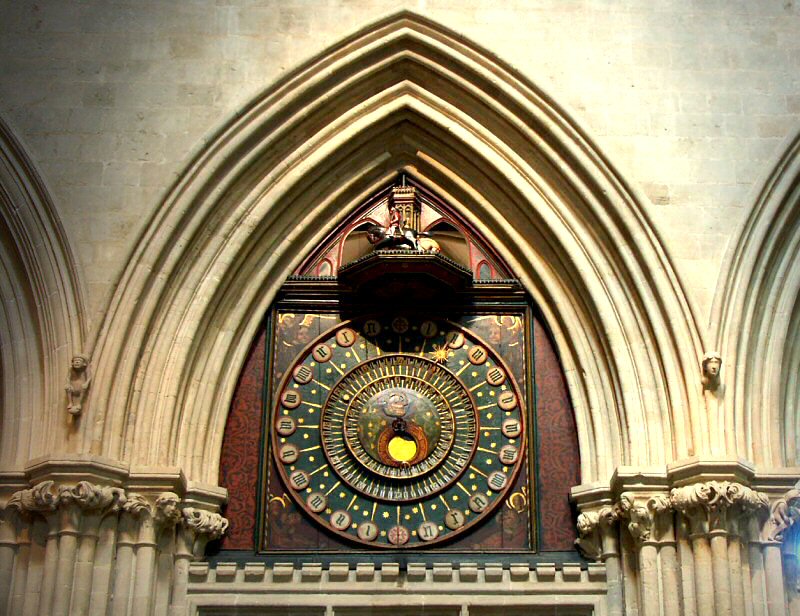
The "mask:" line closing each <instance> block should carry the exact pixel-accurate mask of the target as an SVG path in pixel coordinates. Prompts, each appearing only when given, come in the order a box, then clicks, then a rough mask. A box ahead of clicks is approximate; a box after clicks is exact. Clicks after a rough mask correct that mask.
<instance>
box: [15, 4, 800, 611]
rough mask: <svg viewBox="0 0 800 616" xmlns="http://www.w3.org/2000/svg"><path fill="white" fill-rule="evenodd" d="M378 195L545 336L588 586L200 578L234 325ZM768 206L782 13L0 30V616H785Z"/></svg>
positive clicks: (779, 324) (789, 352)
mask: <svg viewBox="0 0 800 616" xmlns="http://www.w3.org/2000/svg"><path fill="white" fill-rule="evenodd" d="M398 170H405V171H407V172H409V173H413V174H414V175H415V176H416V177H418V178H419V179H420V180H421V181H423V182H425V183H427V184H428V185H430V186H431V187H433V188H435V189H436V191H437V192H438V193H439V194H442V195H443V196H445V197H446V198H447V199H448V201H450V203H451V204H452V205H453V206H454V207H457V208H459V209H460V210H461V211H462V212H463V214H464V216H465V217H466V218H467V219H469V220H471V221H472V222H473V223H475V224H476V225H477V226H478V228H479V229H480V230H481V232H482V233H484V235H485V236H486V237H487V238H488V240H489V241H491V242H492V243H493V244H495V245H496V246H497V249H498V251H499V252H500V253H501V254H502V255H503V257H504V258H505V259H506V260H507V261H508V263H509V264H510V265H511V266H512V268H513V270H514V271H515V273H516V274H517V275H518V276H519V278H520V280H521V282H522V284H523V285H524V286H525V288H526V289H527V290H528V292H529V293H530V294H531V296H532V297H533V298H534V300H535V301H536V302H537V303H538V305H539V306H540V308H541V310H542V312H543V314H544V316H545V318H546V320H547V322H548V325H549V326H550V328H551V329H552V334H553V337H554V341H555V343H556V346H557V348H558V352H559V356H560V358H561V361H562V363H563V366H564V369H565V373H566V378H567V384H568V387H569V391H570V396H571V399H572V403H573V406H574V409H575V414H576V422H577V426H578V437H579V446H580V454H581V474H582V485H580V486H575V487H574V488H573V491H572V495H573V498H574V500H575V502H576V504H577V506H578V509H579V511H580V512H581V513H580V517H579V518H578V520H577V523H578V528H579V531H580V534H581V541H580V545H581V548H582V549H583V550H584V551H585V553H586V554H587V556H588V557H590V558H591V559H596V560H598V561H599V564H590V565H589V566H588V567H584V568H581V567H580V566H577V565H574V564H563V565H558V566H556V564H555V563H549V564H548V563H539V564H536V565H535V566H531V565H529V564H526V563H521V562H512V563H510V564H509V563H506V566H500V565H499V564H492V561H491V559H489V560H487V561H485V562H486V563H487V564H484V565H481V566H478V565H477V564H474V565H473V564H470V563H469V562H464V563H451V562H449V561H448V562H444V561H441V562H439V561H436V559H435V558H434V559H432V562H429V563H427V565H426V564H425V563H422V562H409V563H408V564H407V566H404V567H401V566H400V563H399V562H397V563H395V562H386V563H377V564H376V562H372V561H370V560H369V559H368V558H364V559H360V558H359V559H358V562H351V563H350V564H348V565H344V564H343V563H326V564H325V565H324V566H323V564H322V563H320V562H316V561H313V562H307V563H304V564H302V565H294V564H287V563H280V562H275V563H272V564H270V565H268V566H267V565H266V564H264V563H263V562H246V563H219V564H218V565H217V566H216V567H214V566H209V563H208V562H207V561H205V560H204V559H203V554H202V547H203V546H204V542H205V541H206V540H207V539H208V538H211V537H214V536H216V535H218V534H219V533H220V532H223V531H224V528H225V525H226V523H225V521H224V519H223V518H221V517H220V516H219V514H218V513H217V512H218V511H219V507H220V505H221V503H222V502H223V501H224V498H225V494H224V490H222V489H220V488H219V487H218V486H217V480H218V468H219V457H220V448H221V441H222V434H223V430H224V426H225V420H226V417H227V412H228V407H229V404H230V399H231V395H232V392H233V389H234V387H235V384H236V380H237V377H238V374H239V370H240V368H241V365H242V363H243V361H244V357H245V355H246V353H247V350H248V348H249V345H250V341H251V339H252V336H253V334H254V332H255V331H256V329H257V327H258V324H259V323H260V322H261V320H262V317H263V314H264V312H265V311H266V310H267V308H268V307H269V305H270V303H271V301H272V299H273V298H274V296H275V293H276V291H277V289H278V288H279V287H280V285H281V284H282V283H283V281H284V280H285V279H286V277H287V275H289V273H291V271H292V270H293V268H294V267H295V266H296V265H297V264H298V263H299V262H300V260H301V259H302V258H303V256H304V255H305V254H307V253H308V251H309V250H311V247H313V246H315V245H316V243H317V242H319V241H320V239H321V238H322V237H324V235H325V233H326V232H327V230H328V229H330V228H331V227H332V226H333V225H335V224H336V223H337V222H338V221H340V220H341V219H342V218H343V217H344V216H345V215H346V214H347V212H349V211H350V210H351V209H352V208H353V207H355V206H356V205H357V204H358V203H360V202H361V201H362V200H363V199H364V198H365V197H366V196H367V195H369V194H370V193H371V191H374V190H375V189H376V188H377V187H379V186H382V185H384V184H385V183H386V182H387V181H389V179H391V178H392V177H394V174H396V173H397V172H398ZM798 178H800V6H799V5H798V3H797V2H796V1H794V0H759V1H753V0H750V1H745V0H724V1H723V0H702V1H699V0H698V1H695V2H692V1H689V0H685V1H684V0H674V1H672V0H664V1H659V2H652V1H651V2H645V1H644V0H621V1H619V2H606V1H604V0H525V1H519V2H503V3H499V2H489V1H484V0H481V1H473V0H459V1H457V2H456V1H446V0H418V1H416V2H410V3H405V4H398V3H397V2H388V1H387V0H380V1H378V0H374V1H357V0H353V1H348V2H344V1H339V0H330V1H323V0H319V1H313V2H312V1H309V2H278V1H271V2H266V1H265V2H260V1H258V0H241V1H240V2H239V1H234V0H230V1H228V0H216V1H212V0H185V1H183V0H182V1H180V2H174V1H166V0H164V1H158V2H156V1H149V0H141V1H137V2H130V3H126V2H112V1H110V0H107V1H86V2H62V1H56V0H43V1H39V2H33V1H22V2H5V3H2V5H0V223H1V224H0V375H2V376H1V377H0V378H2V383H0V395H2V406H0V422H1V423H0V508H1V509H2V521H0V612H2V611H3V610H5V613H8V614H13V615H14V616H16V615H17V614H25V615H32V614H41V615H46V614H93V615H96V616H101V615H105V614H108V613H111V614H132V615H136V616H139V615H145V616H149V615H150V614H155V615H158V616H162V615H164V614H170V615H171V616H180V615H183V614H192V615H194V614H198V613H205V614H226V613H232V611H234V610H239V611H238V612H236V613H240V614H254V613H266V614H281V615H282V616H287V615H294V614H311V613H318V614H326V616H331V615H332V614H337V615H338V614H353V615H360V616H367V615H370V616H372V614H377V613H390V614H395V615H396V616H404V615H406V614H408V615H410V614H416V613H419V612H421V610H422V608H423V607H425V609H426V611H425V612H424V613H425V614H428V615H431V614H459V615H460V616H466V615H468V614H469V615H473V616H475V615H488V614H496V613H502V614H505V615H507V616H516V615H518V614H520V615H521V614H529V613H532V614H542V613H546V614H591V613H594V614H614V615H619V616H621V615H622V614H625V615H626V616H649V615H650V614H658V615H659V616H660V615H662V614H663V615H664V616H677V615H678V614H688V615H692V614H695V615H698V616H711V614H715V615H716V614H721V615H724V616H727V615H728V614H731V615H733V614H746V615H747V616H762V615H763V616H779V615H780V616H783V615H785V614H791V615H792V616H794V615H796V614H800V598H799V597H798V562H797V560H798V557H797V554H798V548H799V546H800V526H798V525H797V524H795V522H796V520H797V519H798V518H800V510H798V496H797V485H796V482H797V481H798V478H800V468H798V465H800V423H799V422H798V419H799V417H800V414H799V413H798V411H800V378H798V376H797V375H798V374H800V301H798V297H800V261H799V260H798V252H799V251H800V181H798ZM712 355H713V356H714V357H718V358H719V360H720V369H719V372H718V374H715V375H710V374H709V373H708V372H707V370H706V368H707V366H706V367H704V365H703V364H704V358H708V357H711V356H712ZM75 356H84V357H85V358H87V360H88V367H87V368H86V371H85V372H82V373H81V374H75V375H72V374H71V373H70V372H69V371H70V362H71V360H72V358H73V357H75ZM704 371H705V373H704ZM67 374H70V376H74V377H75V379H74V381H75V382H74V383H73V382H72V379H70V388H71V398H69V399H68V397H67V392H66V391H65V375H67ZM84 377H85V379H84ZM711 377H713V378H711ZM89 382H90V383H91V386H90V387H89V386H88V384H89ZM84 384H85V385H87V387H85V388H84V387H83V385H84ZM710 385H713V386H710ZM79 391H80V392H81V393H80V395H79V394H78V392H79ZM75 403H78V404H79V405H80V413H70V412H68V408H69V406H70V404H75ZM73 408H74V406H73ZM76 410H77V409H76Z"/></svg>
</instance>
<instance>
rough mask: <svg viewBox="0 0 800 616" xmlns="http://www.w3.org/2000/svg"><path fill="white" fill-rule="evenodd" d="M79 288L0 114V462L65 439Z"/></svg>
mask: <svg viewBox="0 0 800 616" xmlns="http://www.w3.org/2000/svg"><path fill="white" fill-rule="evenodd" d="M84 315H85V311H84V303H83V291H82V287H81V283H80V278H79V276H78V271H77V268H76V265H75V261H74V258H73V256H72V253H71V252H70V249H69V244H68V240H67V237H66V234H65V232H64V229H63V227H62V226H61V222H60V220H59V218H58V215H57V213H56V210H55V208H54V206H53V203H52V202H51V200H50V197H49V194H48V192H47V189H46V188H45V185H44V183H43V182H42V180H41V178H40V176H39V174H38V172H37V171H36V169H35V168H34V166H33V163H32V162H31V160H30V158H29V157H28V156H27V154H26V153H25V151H24V148H23V147H22V145H21V144H20V143H19V141H18V140H17V139H16V137H15V136H14V134H13V133H12V131H11V129H10V128H9V126H8V125H6V123H5V122H4V121H2V120H0V380H1V381H2V389H0V468H2V469H3V470H4V471H19V470H21V469H22V467H23V465H24V464H25V463H26V462H27V461H28V460H29V459H31V458H35V457H38V456H43V455H45V454H48V453H50V452H52V451H54V450H57V449H58V448H59V447H62V446H63V443H66V442H68V441H69V436H70V429H69V419H68V415H67V411H66V406H67V401H66V398H65V396H64V389H63V386H64V379H65V377H66V375H67V370H68V366H69V362H70V358H71V356H72V355H73V354H76V353H80V352H82V351H83V343H84V340H85V336H86V324H85V319H84Z"/></svg>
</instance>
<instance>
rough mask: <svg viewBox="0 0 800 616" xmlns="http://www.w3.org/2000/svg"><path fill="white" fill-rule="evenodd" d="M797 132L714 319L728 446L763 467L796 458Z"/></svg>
mask: <svg viewBox="0 0 800 616" xmlns="http://www.w3.org/2000/svg"><path fill="white" fill-rule="evenodd" d="M798 254H800V135H795V136H794V137H793V138H792V139H791V140H790V141H789V142H788V144H787V146H786V147H785V148H784V150H783V151H782V153H781V155H780V157H779V160H778V162H777V163H776V164H775V165H774V166H773V168H772V170H771V172H770V173H769V176H768V177H767V179H766V181H765V182H764V184H763V186H762V187H761V189H760V191H759V193H758V195H757V197H756V200H755V205H754V207H753V209H752V211H751V213H750V215H749V216H748V217H747V219H746V220H745V222H744V224H743V226H742V228H741V230H740V232H739V234H738V239H736V241H733V242H732V243H731V249H730V251H729V256H728V260H727V266H726V268H725V269H724V270H723V275H722V276H721V277H720V280H721V281H722V282H723V283H724V286H722V287H721V288H720V289H719V290H718V293H717V300H716V303H715V311H714V315H715V317H714V322H715V323H717V324H718V325H717V336H716V339H717V344H718V345H719V350H720V352H721V356H722V359H723V362H724V370H725V371H726V372H725V375H724V379H723V380H724V381H726V382H727V385H726V390H725V392H724V395H723V397H722V404H723V407H724V420H725V425H724V429H725V434H726V436H727V443H726V444H727V448H728V451H730V452H735V453H736V454H737V455H739V456H741V457H744V458H747V459H750V460H753V461H754V462H756V464H760V465H764V466H766V467H773V466H776V465H784V464H788V465H793V464H797V463H798V460H800V453H799V452H800V441H799V440H798V439H800V426H798V408H800V406H799V405H800V389H798V379H797V376H796V375H797V369H798V367H800V353H799V352H798V348H800V347H798V345H797V341H798V337H799V336H800V301H799V300H800V275H798V272H797V268H796V267H795V265H796V263H797V258H798Z"/></svg>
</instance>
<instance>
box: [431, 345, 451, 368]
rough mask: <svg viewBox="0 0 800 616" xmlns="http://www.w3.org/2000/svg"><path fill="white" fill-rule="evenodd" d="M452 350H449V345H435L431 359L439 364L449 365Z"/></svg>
mask: <svg viewBox="0 0 800 616" xmlns="http://www.w3.org/2000/svg"><path fill="white" fill-rule="evenodd" d="M449 351H450V349H448V348H447V345H444V344H443V345H441V346H440V345H438V344H434V345H433V351H431V359H432V360H433V361H435V362H436V363H438V364H444V363H447V354H448V352H449Z"/></svg>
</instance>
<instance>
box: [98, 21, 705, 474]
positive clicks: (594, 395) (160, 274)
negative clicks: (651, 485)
mask: <svg viewBox="0 0 800 616" xmlns="http://www.w3.org/2000/svg"><path fill="white" fill-rule="evenodd" d="M398 170H407V171H408V172H409V173H413V175H414V176H415V177H418V178H419V179H420V180H421V181H423V182H424V183H425V184H426V185H428V186H430V187H431V188H432V189H433V190H435V191H436V192H437V193H438V194H440V195H442V196H443V197H444V198H446V199H447V200H448V202H450V203H452V204H454V207H457V208H458V209H459V211H461V212H463V213H464V216H465V217H466V218H467V219H468V220H469V221H470V223H471V224H472V225H473V226H475V228H477V229H479V231H480V232H481V234H482V235H483V236H484V237H486V238H488V240H489V241H490V242H491V243H492V245H495V246H497V247H498V251H499V252H500V254H501V255H502V257H503V258H504V260H505V261H506V262H507V263H509V265H510V266H511V267H512V268H513V269H514V271H515V272H517V273H518V274H519V276H520V279H521V281H522V283H523V285H524V286H525V288H526V289H527V290H528V292H529V293H530V294H531V295H532V297H533V298H534V299H535V301H536V302H537V303H538V305H539V306H540V307H541V309H542V311H543V312H544V315H545V317H546V319H547V320H548V322H549V324H550V326H551V328H552V331H553V335H554V338H555V341H556V344H557V346H558V350H559V353H560V356H561V360H562V362H563V364H564V366H565V369H566V373H567V380H568V383H569V389H570V394H571V396H572V400H573V403H574V406H575V412H576V419H577V424H578V431H579V441H580V449H581V460H582V466H583V468H582V477H583V479H584V481H599V480H607V479H608V478H609V477H610V475H611V473H612V471H613V469H614V468H615V467H616V466H617V465H619V464H623V463H631V464H663V463H664V462H666V461H668V460H671V459H673V458H675V457H681V456H685V455H688V454H692V453H698V452H701V451H703V450H704V449H706V448H707V442H708V437H707V434H706V433H707V431H706V429H705V428H706V427H705V425H704V423H703V422H704V417H703V414H702V413H701V412H700V405H701V396H700V390H699V384H698V386H697V387H694V386H693V385H691V384H692V383H694V382H695V381H696V380H697V378H696V374H697V361H698V358H699V356H700V354H701V347H702V345H701V344H700V339H699V334H698V332H697V330H696V327H695V319H694V317H693V315H692V313H691V311H690V308H689V306H688V304H687V302H686V301H685V299H684V296H683V292H682V289H681V287H680V284H679V282H678V280H677V277H676V276H675V274H674V272H673V269H672V267H671V264H670V261H669V258H668V256H667V254H666V253H665V251H664V249H663V247H662V246H661V243H660V242H659V239H658V237H657V236H656V234H655V232H654V231H653V229H652V226H651V225H650V223H649V221H648V219H647V217H646V215H645V214H644V212H643V209H642V208H641V206H640V204H639V201H638V197H637V195H636V193H634V192H633V191H632V190H631V189H630V187H629V186H628V185H627V184H626V183H625V182H624V181H623V180H622V178H620V177H619V176H618V175H617V173H616V172H615V171H614V169H613V168H612V167H611V165H610V164H609V163H608V161H606V160H605V158H604V157H603V156H602V154H601V153H600V152H599V151H598V149H597V147H596V146H595V145H594V144H593V143H592V142H591V140H590V139H588V137H587V136H586V135H585V134H584V133H583V132H582V131H581V130H580V128H579V127H578V126H577V125H576V124H575V122H574V121H572V120H571V118H570V117H569V116H568V114H566V113H565V112H564V110H562V109H560V108H559V107H558V106H557V105H556V104H555V103H554V102H553V101H552V100H550V99H549V98H548V97H547V95H545V94H544V93H543V92H541V91H540V90H539V89H537V88H536V87H535V86H533V85H532V84H530V83H528V82H527V81H525V79H524V78H522V77H521V76H520V75H518V74H517V73H516V72H514V71H513V69H511V68H509V67H508V66H506V65H504V64H503V63H502V62H500V61H498V60H497V59H496V58H494V57H492V56H491V55H490V54H488V53H487V52H485V51H484V50H482V49H480V48H478V47H477V46H475V45H473V44H472V43H470V42H468V41H465V40H464V39H463V38H461V37H459V36H458V35H456V34H454V33H452V32H450V31H448V30H446V29H444V28H442V27H440V26H438V25H436V24H433V23H431V22H430V21H428V20H426V19H423V18H421V17H418V16H416V15H413V14H410V13H405V12H404V13H399V14H397V15H394V16H392V17H391V18H388V19H386V20H384V21H381V22H379V23H377V24H374V25H373V26H371V27H369V28H367V29H365V30H363V31H361V32H359V33H357V34H356V35H354V36H352V37H351V38H349V39H347V40H345V41H342V42H341V43H340V44H338V45H336V46H335V47H333V48H332V49H329V50H328V51H327V52H326V53H324V54H322V55H320V56H318V57H316V58H314V59H313V60H311V61H310V62H308V63H307V64H305V65H303V66H302V67H300V68H299V69H297V70H296V71H294V72H293V73H291V74H290V75H288V76H287V77H286V78H285V79H283V80H281V81H280V82H279V83H278V84H276V85H275V86H274V87H273V88H271V89H270V90H269V91H267V92H266V93H265V94H264V95H263V96H261V97H259V98H258V99H257V100H255V101H254V102H253V103H252V104H251V105H250V106H249V107H248V108H247V109H245V110H243V111H242V112H241V113H240V114H238V115H237V117H236V118H235V119H233V120H232V121H231V122H230V123H229V124H228V125H226V126H225V127H224V128H223V129H222V130H221V131H220V133H219V134H218V135H217V136H216V137H215V138H214V139H212V140H211V141H210V143H209V145H208V146H207V148H206V149H205V150H204V151H203V153H202V154H201V155H200V156H199V157H198V158H197V159H196V160H195V161H194V162H193V164H192V165H191V167H190V168H189V169H187V170H186V172H185V173H184V174H183V175H182V177H181V178H180V180H179V181H178V183H177V184H176V185H175V187H174V189H173V190H172V192H171V193H170V195H169V196H168V197H167V199H166V200H165V201H164V202H163V204H162V205H161V207H160V208H159V210H158V212H157V213H156V215H155V216H154V218H153V219H152V220H151V221H150V224H149V225H148V228H147V230H146V232H145V234H144V236H143V238H142V240H141V242H140V244H139V246H138V248H137V250H136V251H135V253H134V254H133V256H132V259H131V261H130V263H129V265H128V267H127V269H126V271H125V273H124V275H123V277H122V279H121V281H120V284H119V286H118V289H117V292H116V294H115V296H114V298H113V300H112V302H111V304H110V306H109V309H108V312H107V314H106V317H105V321H104V324H103V327H102V331H101V333H100V337H99V340H98V343H97V347H96V348H97V349H98V353H99V354H100V355H102V362H101V365H100V367H99V369H98V374H97V376H96V382H97V383H98V385H97V387H96V388H95V389H94V391H93V393H92V399H91V406H90V408H91V409H92V412H93V413H95V415H94V416H93V417H92V421H91V422H90V423H91V425H92V426H93V429H92V430H91V431H87V432H86V435H85V436H86V439H87V440H89V441H91V448H92V450H93V451H95V452H97V453H103V454H106V455H109V456H111V457H118V458H119V457H123V458H125V459H128V460H130V461H131V462H132V463H134V464H139V465H156V464H174V465H178V466H181V467H183V468H184V469H185V471H186V472H187V475H188V476H189V477H190V478H191V479H193V480H196V481H203V482H208V483H213V482H215V481H216V477H217V474H218V460H219V452H220V446H221V440H222V432H223V429H224V425H225V419H226V415H227V411H228V407H229V403H230V397H231V394H232V391H233V389H234V386H235V383H236V378H237V375H238V374H239V371H240V368H241V365H242V362H243V361H244V358H245V356H246V353H247V350H248V346H249V344H250V341H251V340H252V338H253V335H254V333H255V331H256V328H257V326H258V323H259V322H260V319H261V316H262V315H263V314H264V312H265V310H266V308H267V307H268V306H269V305H270V303H271V301H272V300H273V298H274V296H275V293H276V291H277V289H278V288H279V287H280V285H281V284H282V282H283V281H284V280H285V279H286V277H287V276H288V275H289V274H290V273H291V272H292V271H293V270H294V269H295V268H296V267H297V266H298V265H299V264H300V263H301V261H302V260H303V258H304V256H305V255H306V254H307V253H308V250H309V249H308V247H309V246H312V245H315V244H316V243H317V242H319V241H320V240H321V238H322V237H323V234H324V233H325V229H328V228H330V227H331V226H332V225H335V224H337V223H338V222H339V221H341V220H343V219H344V217H345V216H346V214H347V213H348V212H349V211H350V210H351V209H352V208H353V207H355V205H356V204H358V203H360V202H362V201H363V199H364V198H365V197H366V196H367V195H369V194H371V193H372V192H373V191H374V190H375V189H376V188H378V187H379V186H381V185H383V184H385V183H386V181H387V180H388V178H390V177H391V176H393V175H394V174H396V173H397V171H398ZM687 384H688V385H687ZM152 426H164V427H165V428H164V429H163V430H158V431H156V430H153V429H152Z"/></svg>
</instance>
